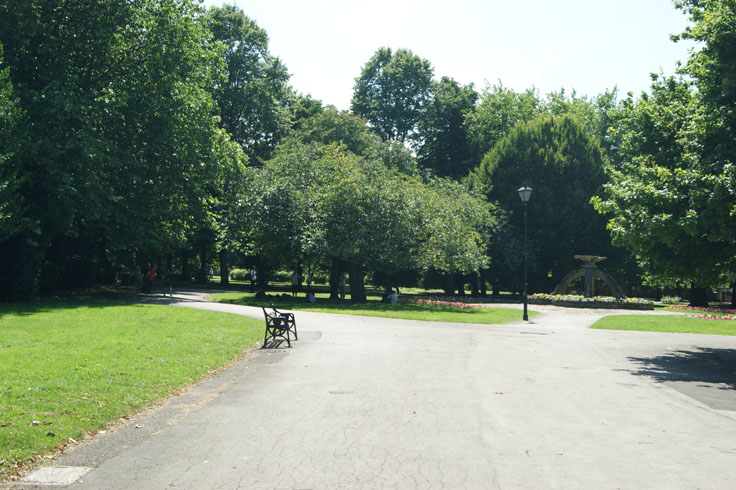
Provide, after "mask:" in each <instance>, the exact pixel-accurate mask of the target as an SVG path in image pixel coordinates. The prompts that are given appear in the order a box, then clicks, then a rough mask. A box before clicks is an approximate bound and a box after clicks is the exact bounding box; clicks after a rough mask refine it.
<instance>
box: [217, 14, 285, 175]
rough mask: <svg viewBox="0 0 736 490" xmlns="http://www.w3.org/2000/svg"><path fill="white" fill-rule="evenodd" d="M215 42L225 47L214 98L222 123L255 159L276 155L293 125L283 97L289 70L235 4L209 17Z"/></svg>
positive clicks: (262, 33)
mask: <svg viewBox="0 0 736 490" xmlns="http://www.w3.org/2000/svg"><path fill="white" fill-rule="evenodd" d="M206 22H207V25H208V27H209V29H210V31H211V33H212V40H213V41H214V42H216V43H219V44H221V45H222V47H223V51H222V58H223V64H222V65H220V66H221V67H222V72H221V73H220V79H219V80H218V83H217V84H216V85H215V86H214V87H213V88H214V91H213V92H214V98H215V100H216V101H217V104H218V107H219V109H220V117H221V125H222V127H223V128H224V129H225V130H227V132H228V133H229V134H230V136H231V138H232V139H233V140H235V141H237V142H238V143H239V144H240V145H241V147H242V148H243V150H244V151H245V153H246V154H247V155H248V157H249V159H250V160H251V162H253V163H262V162H263V161H264V160H267V159H268V158H270V156H271V152H272V151H273V149H274V148H275V147H276V145H277V144H278V142H279V141H280V139H281V137H282V136H283V135H284V133H285V132H286V131H287V130H288V128H289V126H290V122H291V121H290V114H289V112H288V110H287V109H286V107H285V105H284V104H283V101H284V100H285V99H287V98H288V97H289V95H290V88H289V86H288V85H287V82H288V79H289V74H288V72H287V70H286V67H285V66H284V65H283V64H282V63H281V61H280V60H279V59H278V58H274V57H273V56H271V55H270V54H269V52H268V35H267V34H266V32H265V31H264V30H263V29H261V28H260V27H258V26H257V25H256V23H255V22H253V21H252V20H251V19H249V18H248V17H247V16H246V15H245V14H244V13H243V11H242V10H240V9H239V8H237V7H235V6H234V5H223V6H222V7H211V8H210V9H209V10H208V11H207V15H206Z"/></svg>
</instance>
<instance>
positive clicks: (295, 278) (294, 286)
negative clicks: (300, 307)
mask: <svg viewBox="0 0 736 490" xmlns="http://www.w3.org/2000/svg"><path fill="white" fill-rule="evenodd" d="M289 277H291V296H292V297H294V298H296V297H297V296H298V295H299V280H300V279H301V277H299V274H297V273H296V272H294V273H292V274H291V276H289Z"/></svg>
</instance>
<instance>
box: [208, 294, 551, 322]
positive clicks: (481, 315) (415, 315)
mask: <svg viewBox="0 0 736 490" xmlns="http://www.w3.org/2000/svg"><path fill="white" fill-rule="evenodd" d="M316 296H317V301H316V302H315V303H308V302H307V301H306V300H305V299H304V297H303V296H302V297H301V298H296V299H291V298H288V299H287V298H281V297H278V298H276V299H268V300H257V299H255V297H254V295H253V294H249V293H221V294H213V295H210V297H209V299H210V300H212V301H218V302H221V303H230V304H238V305H248V306H268V305H270V304H271V302H273V303H274V305H275V306H276V307H277V308H280V309H281V308H283V309H293V310H301V311H317V312H322V313H338V314H344V315H362V316H376V317H384V318H400V319H405V320H421V321H432V322H448V323H483V324H492V325H497V324H502V323H508V322H511V321H514V320H519V319H521V312H520V311H519V310H514V309H510V308H489V307H482V308H454V307H449V306H436V305H428V304H421V303H407V302H399V303H397V304H389V303H382V302H380V301H379V300H380V298H379V297H376V296H372V297H369V298H368V302H366V303H352V302H350V301H349V300H345V301H337V300H328V299H327V297H328V296H329V295H328V294H318V295H316ZM536 314H537V312H535V311H530V312H529V316H530V317H531V316H534V315H536Z"/></svg>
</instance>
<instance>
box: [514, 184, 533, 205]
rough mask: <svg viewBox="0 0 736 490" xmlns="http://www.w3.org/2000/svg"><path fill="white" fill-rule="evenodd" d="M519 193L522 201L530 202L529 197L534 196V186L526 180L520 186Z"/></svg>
mask: <svg viewBox="0 0 736 490" xmlns="http://www.w3.org/2000/svg"><path fill="white" fill-rule="evenodd" d="M517 192H518V193H519V197H520V198H521V202H523V203H525V204H526V203H528V202H529V199H530V198H531V197H532V188H531V187H529V186H527V185H526V182H525V183H523V184H522V185H521V187H519V190H518V191H517Z"/></svg>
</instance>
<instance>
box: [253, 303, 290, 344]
mask: <svg viewBox="0 0 736 490" xmlns="http://www.w3.org/2000/svg"><path fill="white" fill-rule="evenodd" d="M261 308H262V309H263V316H264V317H265V318H266V334H265V336H264V338H263V347H266V346H267V345H268V341H269V339H274V340H275V339H276V338H277V337H278V338H282V339H285V340H286V344H287V345H288V346H289V347H291V338H290V332H292V331H293V332H294V340H299V338H298V337H297V333H296V319H295V318H294V314H293V313H286V312H281V311H279V310H277V309H276V308H274V306H273V305H271V309H272V310H273V313H269V312H268V311H267V310H266V307H265V306H262V307H261Z"/></svg>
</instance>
